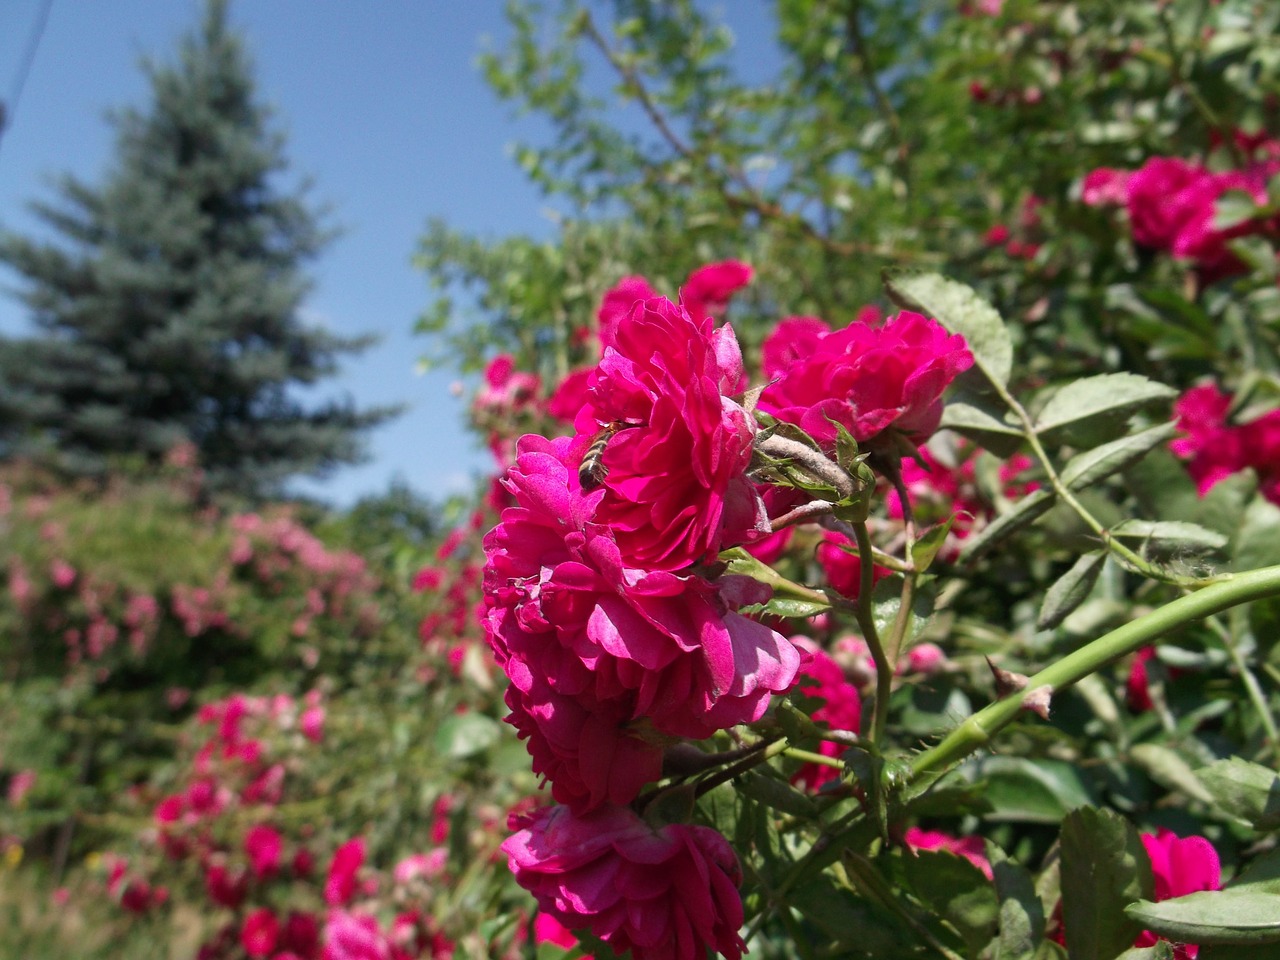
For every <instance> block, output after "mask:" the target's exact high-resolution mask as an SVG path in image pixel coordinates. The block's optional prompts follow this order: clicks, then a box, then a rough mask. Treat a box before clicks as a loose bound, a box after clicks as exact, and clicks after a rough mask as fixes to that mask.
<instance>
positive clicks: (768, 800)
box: [736, 771, 818, 819]
mask: <svg viewBox="0 0 1280 960" xmlns="http://www.w3.org/2000/svg"><path fill="white" fill-rule="evenodd" d="M736 783H737V785H738V788H739V789H740V790H741V791H742V792H743V793H745V794H746V795H747V796H748V797H750V798H751V799H752V800H755V801H757V802H759V803H762V804H764V805H765V806H766V807H770V808H771V809H774V810H778V811H780V812H781V813H785V814H789V815H790V816H793V817H804V818H806V819H812V818H815V817H816V816H817V813H818V810H817V807H815V806H814V804H813V800H812V799H810V798H809V797H808V796H807V795H806V794H804V793H801V792H800V791H799V790H797V789H795V787H793V786H791V784H789V783H787V782H786V781H785V780H778V779H775V778H774V777H770V776H767V775H765V774H762V773H758V772H756V771H750V772H748V773H746V774H744V775H743V776H741V777H738V778H737V780H736Z"/></svg>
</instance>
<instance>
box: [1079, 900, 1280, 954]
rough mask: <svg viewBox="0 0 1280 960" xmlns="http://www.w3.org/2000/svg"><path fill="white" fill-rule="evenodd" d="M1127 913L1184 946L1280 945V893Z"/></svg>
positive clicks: (1148, 905) (1134, 906) (1137, 906)
mask: <svg viewBox="0 0 1280 960" xmlns="http://www.w3.org/2000/svg"><path fill="white" fill-rule="evenodd" d="M1124 912H1125V915H1126V916H1128V917H1129V918H1130V919H1131V920H1134V921H1136V922H1137V923H1139V924H1141V925H1142V926H1143V927H1144V928H1146V929H1148V930H1151V931H1152V932H1154V933H1158V934H1161V935H1162V936H1165V937H1168V938H1169V939H1171V940H1179V941H1182V942H1183V943H1198V944H1207V943H1234V944H1258V943H1276V942H1280V893H1270V892H1267V891H1265V890H1259V889H1257V888H1253V887H1242V888H1228V889H1226V890H1202V891H1200V892H1199V893H1190V894H1187V895H1186V896H1184V897H1174V898H1172V899H1170V900H1162V901H1160V902H1159V903H1152V902H1151V901H1150V900H1147V899H1143V900H1139V901H1138V902H1137V903H1131V904H1129V906H1127V907H1125V911H1124ZM1068 929H1070V925H1069V924H1068ZM1073 936H1074V934H1073Z"/></svg>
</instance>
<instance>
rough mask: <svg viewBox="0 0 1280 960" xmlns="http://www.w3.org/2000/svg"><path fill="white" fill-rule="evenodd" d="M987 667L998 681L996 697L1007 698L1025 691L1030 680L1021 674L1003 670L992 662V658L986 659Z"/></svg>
mask: <svg viewBox="0 0 1280 960" xmlns="http://www.w3.org/2000/svg"><path fill="white" fill-rule="evenodd" d="M986 661H987V666H988V667H990V668H991V675H992V676H993V677H995V679H996V696H997V697H1000V698H1004V697H1007V696H1008V695H1009V694H1011V693H1018V692H1019V691H1021V690H1025V689H1026V687H1027V683H1028V679H1027V677H1026V676H1024V675H1023V674H1021V673H1014V672H1013V671H1011V670H1002V669H1000V668H999V667H997V666H996V665H995V663H993V662H992V660H991V658H990V657H987V658H986Z"/></svg>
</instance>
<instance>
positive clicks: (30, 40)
mask: <svg viewBox="0 0 1280 960" xmlns="http://www.w3.org/2000/svg"><path fill="white" fill-rule="evenodd" d="M52 9H53V0H41V2H40V9H39V11H38V12H37V14H36V22H35V24H34V25H33V27H32V30H31V33H30V35H28V37H27V45H26V48H25V49H24V50H23V51H22V59H21V60H19V61H18V70H17V73H15V74H14V77H13V83H12V84H11V85H10V88H9V96H8V97H7V98H6V99H4V100H0V141H3V139H4V135H5V132H6V131H7V130H8V129H9V127H10V125H11V124H12V123H13V118H14V116H15V115H16V114H17V112H18V101H19V100H20V99H22V90H23V88H24V87H25V86H26V85H27V76H28V75H29V74H30V73H31V65H32V64H33V63H35V59H36V50H38V49H39V47H40V41H41V40H42V39H43V38H44V28H45V25H46V24H47V23H48V22H49V11H51V10H52Z"/></svg>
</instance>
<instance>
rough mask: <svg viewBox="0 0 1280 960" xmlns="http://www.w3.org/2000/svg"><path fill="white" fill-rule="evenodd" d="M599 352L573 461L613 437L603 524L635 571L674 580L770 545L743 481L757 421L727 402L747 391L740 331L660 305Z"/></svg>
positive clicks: (641, 313)
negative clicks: (674, 575)
mask: <svg viewBox="0 0 1280 960" xmlns="http://www.w3.org/2000/svg"><path fill="white" fill-rule="evenodd" d="M602 342H603V343H604V347H605V349H604V356H603V357H602V358H601V360H600V363H599V364H598V365H597V367H596V368H595V370H594V371H593V373H592V374H591V376H590V378H589V380H588V383H589V386H588V389H587V403H586V405H585V406H584V407H583V408H582V409H581V410H580V411H579V413H578V417H577V420H576V421H575V422H574V427H575V429H576V430H577V431H578V434H579V441H578V447H577V448H576V453H577V456H578V457H579V459H581V458H582V457H584V456H585V455H586V454H587V453H588V450H589V448H590V447H591V446H592V443H593V440H595V439H596V438H597V436H598V435H599V434H600V431H601V429H602V428H609V429H612V430H613V431H614V432H612V434H611V435H610V436H609V437H608V439H607V442H606V443H605V446H604V448H603V451H602V453H601V455H600V464H601V465H602V469H601V470H599V471H598V472H597V476H596V479H595V485H600V486H602V487H603V489H604V491H605V496H604V498H603V500H602V501H601V502H600V504H599V505H598V508H597V517H596V519H597V522H599V523H603V524H607V525H608V526H609V527H610V528H612V530H613V533H614V536H615V537H616V538H617V541H618V545H619V547H620V548H621V549H622V551H623V554H624V556H625V557H626V559H627V562H628V564H629V565H633V566H638V567H644V568H646V569H650V570H678V569H680V568H682V567H687V566H689V565H690V564H693V563H697V562H699V561H700V560H703V559H705V558H706V557H708V556H712V555H714V554H716V553H717V552H718V551H719V550H720V549H721V547H722V546H728V545H731V544H735V543H743V542H745V541H748V540H752V539H757V538H758V537H760V536H763V535H764V534H766V533H767V532H768V529H767V521H766V519H765V516H764V507H763V505H762V504H761V502H760V498H759V496H758V495H757V494H756V491H755V487H754V486H753V485H752V483H751V482H750V481H749V480H748V479H747V478H746V475H745V472H746V469H747V466H748V465H749V464H750V461H751V450H752V442H753V440H754V438H755V420H754V419H753V418H752V417H751V416H750V415H748V414H747V412H746V411H745V410H744V409H743V408H742V407H741V406H739V405H738V404H737V403H735V402H734V401H732V400H730V399H729V395H731V394H736V393H739V392H741V390H742V389H743V387H744V385H745V379H746V378H745V376H744V374H743V370H742V355H741V353H740V352H739V350H738V342H737V340H736V339H735V338H734V335H733V331H732V330H731V329H730V328H729V327H720V328H719V329H712V325H711V321H710V320H704V321H702V322H700V323H695V322H694V321H693V320H692V319H691V318H690V317H689V315H688V314H687V313H686V312H685V311H684V310H683V309H682V308H680V307H677V306H676V305H675V304H673V303H671V302H670V301H669V300H664V299H661V298H656V299H651V300H644V301H640V302H638V303H636V304H635V305H634V306H633V308H632V309H631V312H630V313H628V314H626V315H625V316H624V317H621V318H620V319H619V320H618V322H617V324H616V326H615V327H614V328H613V330H612V331H611V332H610V331H602ZM584 475H585V474H584Z"/></svg>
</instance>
